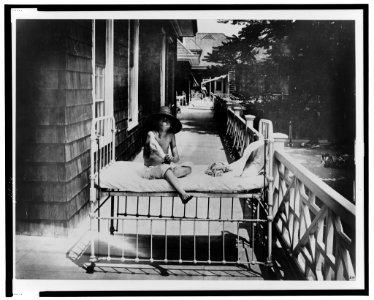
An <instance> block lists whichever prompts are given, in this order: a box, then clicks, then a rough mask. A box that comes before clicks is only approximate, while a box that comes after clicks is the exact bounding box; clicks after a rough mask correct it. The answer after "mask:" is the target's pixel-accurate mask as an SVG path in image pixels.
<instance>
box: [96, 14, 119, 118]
mask: <svg viewBox="0 0 374 300" xmlns="http://www.w3.org/2000/svg"><path fill="white" fill-rule="evenodd" d="M95 21H96V20H92V99H93V101H92V102H93V105H92V116H93V118H96V103H100V102H104V114H103V115H102V116H111V115H113V60H114V52H113V51H114V46H113V44H114V38H113V20H106V23H105V24H106V30H105V33H106V34H105V35H106V36H105V58H106V62H105V66H98V67H101V68H103V70H104V72H103V74H100V75H97V74H96V67H97V66H96V50H95V48H96V43H95V34H96V30H95V29H96V22H95ZM99 76H100V77H103V79H104V80H103V85H104V92H103V95H104V98H97V97H96V96H97V95H96V77H99Z"/></svg>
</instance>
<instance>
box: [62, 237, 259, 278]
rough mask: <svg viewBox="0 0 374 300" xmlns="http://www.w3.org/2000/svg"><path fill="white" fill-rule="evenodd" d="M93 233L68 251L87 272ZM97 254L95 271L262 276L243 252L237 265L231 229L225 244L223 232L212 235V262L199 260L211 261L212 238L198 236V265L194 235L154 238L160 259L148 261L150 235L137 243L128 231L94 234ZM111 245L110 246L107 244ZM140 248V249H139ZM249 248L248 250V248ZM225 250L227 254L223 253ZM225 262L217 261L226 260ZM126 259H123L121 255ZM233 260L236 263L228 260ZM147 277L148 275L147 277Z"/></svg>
mask: <svg viewBox="0 0 374 300" xmlns="http://www.w3.org/2000/svg"><path fill="white" fill-rule="evenodd" d="M90 240H91V235H90V234H89V233H87V234H86V235H85V236H83V237H81V238H80V240H79V241H78V242H77V243H76V244H75V245H74V246H73V247H72V248H71V249H70V250H69V251H68V252H67V253H66V256H67V258H68V259H70V260H71V261H72V262H74V263H75V264H76V265H77V266H79V267H80V268H83V269H85V270H86V272H87V273H92V272H93V269H92V266H91V263H90V260H89V259H90V254H91V252H90V251H91V247H90ZM94 241H95V255H96V257H99V258H100V260H99V261H98V262H97V263H96V264H95V268H94V272H102V273H108V274H111V273H118V274H125V275H126V274H128V275H131V274H138V275H158V276H163V277H167V276H181V277H185V276H188V277H192V276H203V277H225V278H227V277H229V278H243V279H260V280H262V274H261V273H260V272H259V269H258V266H257V265H256V267H253V266H252V265H251V264H248V263H247V262H246V261H244V260H243V254H240V255H241V262H243V263H240V264H236V263H235V262H236V261H237V258H238V256H237V255H238V251H237V239H236V236H235V235H234V234H232V233H230V232H226V233H225V243H224V247H223V239H222V235H220V236H210V249H211V256H210V260H211V261H212V262H211V263H210V264H208V263H200V261H203V260H208V259H209V255H208V249H209V237H208V236H196V240H195V242H196V254H195V255H196V259H197V260H198V261H199V263H198V264H194V263H193V262H188V261H192V260H193V259H194V237H193V236H183V237H182V239H180V238H179V236H168V237H167V244H166V243H165V237H164V236H153V237H152V257H153V259H154V260H160V261H157V262H151V261H150V260H149V258H150V256H151V248H150V245H151V237H150V236H149V235H139V236H138V242H137V239H136V235H133V234H129V235H123V234H114V235H110V234H100V236H97V235H96V234H95V237H94ZM180 243H181V246H182V247H181V249H182V250H181V251H182V253H181V255H182V257H183V260H184V261H183V263H179V262H178V260H179V257H180V253H179V245H180ZM247 244H248V243H247V241H245V240H243V239H241V240H239V247H240V248H242V247H243V249H244V248H245V246H246V245H247ZM108 245H109V246H108ZM137 249H138V251H137ZM165 249H167V258H168V263H165V262H164V261H163V260H164V258H165ZM247 250H248V249H247ZM108 251H109V253H110V260H108V259H107V257H108ZM244 252H245V255H244V257H250V254H249V253H248V252H250V251H244ZM136 253H138V258H139V260H140V261H139V262H138V263H135V262H134V259H135V258H136V256H137V255H136ZM223 253H224V254H223ZM223 255H224V257H225V260H226V262H227V263H226V264H222V263H218V262H221V261H222V259H223ZM123 257H124V258H125V261H122V260H121V258H123ZM229 262H234V263H229ZM145 279H146V278H145Z"/></svg>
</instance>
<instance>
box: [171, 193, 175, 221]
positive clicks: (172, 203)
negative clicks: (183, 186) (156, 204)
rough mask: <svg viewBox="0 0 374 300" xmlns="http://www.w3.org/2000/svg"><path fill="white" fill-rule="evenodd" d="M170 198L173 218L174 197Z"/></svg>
mask: <svg viewBox="0 0 374 300" xmlns="http://www.w3.org/2000/svg"><path fill="white" fill-rule="evenodd" d="M171 199H172V200H171V201H172V202H171V217H172V218H174V197H172V198H171Z"/></svg>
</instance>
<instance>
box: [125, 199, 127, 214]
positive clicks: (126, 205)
mask: <svg viewBox="0 0 374 300" xmlns="http://www.w3.org/2000/svg"><path fill="white" fill-rule="evenodd" d="M126 216H127V196H125V217H126Z"/></svg>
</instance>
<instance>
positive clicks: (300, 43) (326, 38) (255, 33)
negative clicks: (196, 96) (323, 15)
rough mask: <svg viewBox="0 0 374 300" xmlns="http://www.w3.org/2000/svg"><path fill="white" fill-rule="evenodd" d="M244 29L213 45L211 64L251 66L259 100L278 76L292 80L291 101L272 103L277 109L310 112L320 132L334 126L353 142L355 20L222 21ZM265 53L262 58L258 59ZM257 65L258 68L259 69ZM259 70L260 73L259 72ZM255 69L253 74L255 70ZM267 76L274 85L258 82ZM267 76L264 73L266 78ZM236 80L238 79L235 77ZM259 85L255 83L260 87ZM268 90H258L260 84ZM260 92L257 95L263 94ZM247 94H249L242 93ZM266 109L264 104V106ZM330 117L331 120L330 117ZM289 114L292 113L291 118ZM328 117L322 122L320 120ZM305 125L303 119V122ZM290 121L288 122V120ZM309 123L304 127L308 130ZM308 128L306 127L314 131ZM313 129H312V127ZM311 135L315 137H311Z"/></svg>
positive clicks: (251, 92) (251, 87) (252, 90)
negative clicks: (221, 42) (219, 44)
mask: <svg viewBox="0 0 374 300" xmlns="http://www.w3.org/2000/svg"><path fill="white" fill-rule="evenodd" d="M220 22H223V23H231V24H241V25H244V27H243V28H242V29H241V31H240V32H239V33H238V35H237V36H233V37H231V38H230V39H229V41H228V42H227V43H224V44H223V45H222V46H219V47H215V48H214V51H213V53H211V54H210V55H208V57H207V60H208V61H210V62H219V63H221V64H223V66H225V67H226V68H235V69H236V68H238V66H243V65H246V66H249V67H250V68H251V69H252V72H257V73H258V74H251V76H248V77H252V79H253V78H254V79H256V80H257V81H252V82H251V84H247V89H248V91H247V94H248V95H252V96H254V97H255V98H256V97H257V98H259V97H264V96H265V95H264V94H263V93H267V94H271V93H279V90H274V88H275V87H276V86H277V85H276V84H274V78H275V79H276V78H279V79H278V80H281V79H282V80H283V81H284V79H285V78H286V79H287V81H288V92H287V93H286V94H288V95H289V96H288V97H287V100H286V101H284V102H282V103H280V102H279V103H278V104H277V103H274V104H273V106H274V109H275V110H277V111H284V112H289V111H290V110H291V111H292V110H294V114H298V113H299V114H300V115H302V114H304V113H306V112H307V113H308V114H310V113H312V115H314V116H315V120H316V121H319V122H323V123H322V124H318V126H320V127H321V128H320V130H319V131H320V132H322V133H323V132H324V127H330V128H333V133H332V136H333V135H334V134H340V135H341V132H339V131H343V132H344V133H345V134H346V135H348V136H349V138H350V139H351V140H352V139H353V138H354V135H355V24H354V22H353V21H318V20H314V21H305V20H296V21H293V20H221V21H220ZM259 49H262V51H261V52H262V53H263V54H262V55H258V53H259ZM256 65H259V67H258V68H257V69H256V68H255V66H256ZM255 69H256V70H255ZM253 70H254V71H253ZM264 70H265V73H266V74H267V77H268V78H269V79H268V80H272V83H271V84H266V82H265V83H263V81H261V82H260V81H259V80H258V78H260V77H261V76H264V74H263V72H264ZM266 74H265V75H266ZM237 77H238V76H237ZM256 82H257V83H256ZM260 83H261V84H262V85H263V86H266V87H267V89H265V90H264V89H258V87H256V84H260ZM259 91H261V94H257V95H256V93H260V92H259ZM243 92H245V91H243ZM262 105H264V104H262ZM326 114H327V115H328V116H326ZM288 115H289V114H288ZM322 115H323V116H325V117H324V118H323V120H322V119H321V118H320V117H321V116H322ZM300 121H301V122H303V120H302V119H301V120H300ZM287 122H288V121H287ZM304 125H305V124H303V126H304ZM311 125H312V124H307V125H306V126H304V127H306V128H310V127H311V128H313V126H311ZM309 130H312V129H309ZM309 135H312V134H309Z"/></svg>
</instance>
